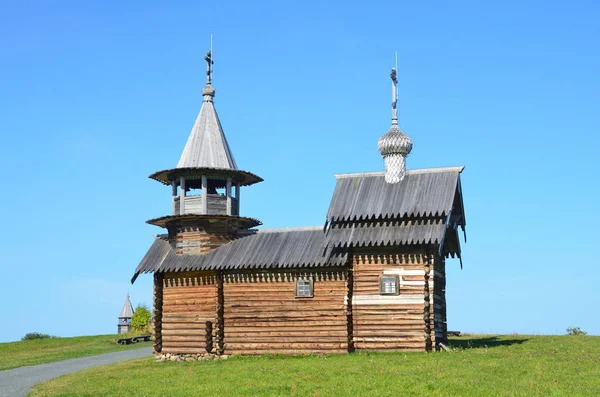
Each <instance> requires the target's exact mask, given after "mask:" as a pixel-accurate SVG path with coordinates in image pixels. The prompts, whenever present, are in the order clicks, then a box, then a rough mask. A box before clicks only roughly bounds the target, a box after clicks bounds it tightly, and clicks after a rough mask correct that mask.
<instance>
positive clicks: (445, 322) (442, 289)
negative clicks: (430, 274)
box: [439, 257, 448, 346]
mask: <svg viewBox="0 0 600 397" xmlns="http://www.w3.org/2000/svg"><path fill="white" fill-rule="evenodd" d="M440 268H441V277H440V281H439V282H440V295H441V297H442V301H441V302H440V304H441V306H442V310H441V312H442V316H441V317H442V318H441V319H440V320H441V321H442V343H444V344H445V345H446V346H447V345H448V318H447V317H446V316H447V313H446V261H445V259H444V258H443V257H442V258H441V266H440Z"/></svg>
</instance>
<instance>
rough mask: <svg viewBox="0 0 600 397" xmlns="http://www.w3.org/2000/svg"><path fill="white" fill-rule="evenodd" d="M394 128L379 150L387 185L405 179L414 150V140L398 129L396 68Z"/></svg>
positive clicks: (393, 82) (387, 134)
mask: <svg viewBox="0 0 600 397" xmlns="http://www.w3.org/2000/svg"><path fill="white" fill-rule="evenodd" d="M390 77H391V78H392V126H391V128H390V130H389V131H388V132H386V133H385V134H384V135H383V136H382V137H381V138H379V142H377V148H378V149H379V153H381V155H382V156H383V160H384V162H385V181H386V182H387V183H398V182H400V181H402V180H403V179H404V175H405V174H406V156H408V154H409V153H410V151H411V150H412V140H411V139H410V138H409V137H408V135H406V134H405V133H403V132H402V131H400V128H399V127H398V109H397V108H396V104H397V102H398V87H397V85H398V78H397V76H396V68H392V73H391V74H390Z"/></svg>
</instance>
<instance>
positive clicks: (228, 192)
mask: <svg viewBox="0 0 600 397" xmlns="http://www.w3.org/2000/svg"><path fill="white" fill-rule="evenodd" d="M225 195H226V196H227V215H232V212H231V211H232V208H231V178H227V187H226V188H225Z"/></svg>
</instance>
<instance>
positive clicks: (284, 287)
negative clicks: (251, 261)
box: [223, 269, 349, 354]
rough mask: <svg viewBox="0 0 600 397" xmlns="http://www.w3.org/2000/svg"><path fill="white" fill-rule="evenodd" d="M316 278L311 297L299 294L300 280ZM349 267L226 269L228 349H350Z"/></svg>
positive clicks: (260, 351) (243, 351)
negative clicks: (228, 271)
mask: <svg viewBox="0 0 600 397" xmlns="http://www.w3.org/2000/svg"><path fill="white" fill-rule="evenodd" d="M299 277H309V278H312V279H313V280H314V281H313V288H314V290H313V292H314V294H313V297H312V298H296V296H295V288H296V280H297V279H298V278H299ZM347 290H348V285H347V271H346V270H343V269H340V270H332V271H327V272H316V271H306V272H284V271H282V272H269V273H244V274H225V276H224V282H223V295H224V308H223V309H224V310H223V312H224V342H225V345H224V352H225V353H226V354H231V353H234V354H263V353H317V352H318V353H341V352H347V351H348V318H349V317H348V312H347V310H346V294H347Z"/></svg>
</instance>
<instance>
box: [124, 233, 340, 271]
mask: <svg viewBox="0 0 600 397" xmlns="http://www.w3.org/2000/svg"><path fill="white" fill-rule="evenodd" d="M346 260H347V253H346V252H345V250H337V249H335V248H334V247H333V246H327V245H326V242H325V234H324V233H323V228H322V227H320V226H316V227H300V228H287V229H261V230H257V231H253V233H252V234H249V235H247V236H244V237H241V238H238V239H236V240H233V241H231V242H229V243H227V244H224V245H222V246H220V247H218V248H216V249H215V250H213V251H211V252H209V253H208V254H205V255H177V254H176V253H175V250H173V249H172V248H171V246H170V244H169V242H168V241H167V237H166V236H165V235H162V236H157V238H156V240H155V241H154V243H153V244H152V246H151V247H150V249H149V250H148V253H146V255H145V256H144V258H143V259H142V261H141V262H140V264H139V265H138V267H137V269H136V270H135V274H134V276H133V278H132V280H131V282H134V281H135V279H136V278H137V277H138V275H139V274H141V273H152V272H159V273H162V272H174V271H186V270H230V269H248V268H260V269H268V268H280V269H281V268H297V267H319V266H343V265H344V264H345V263H346Z"/></svg>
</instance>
